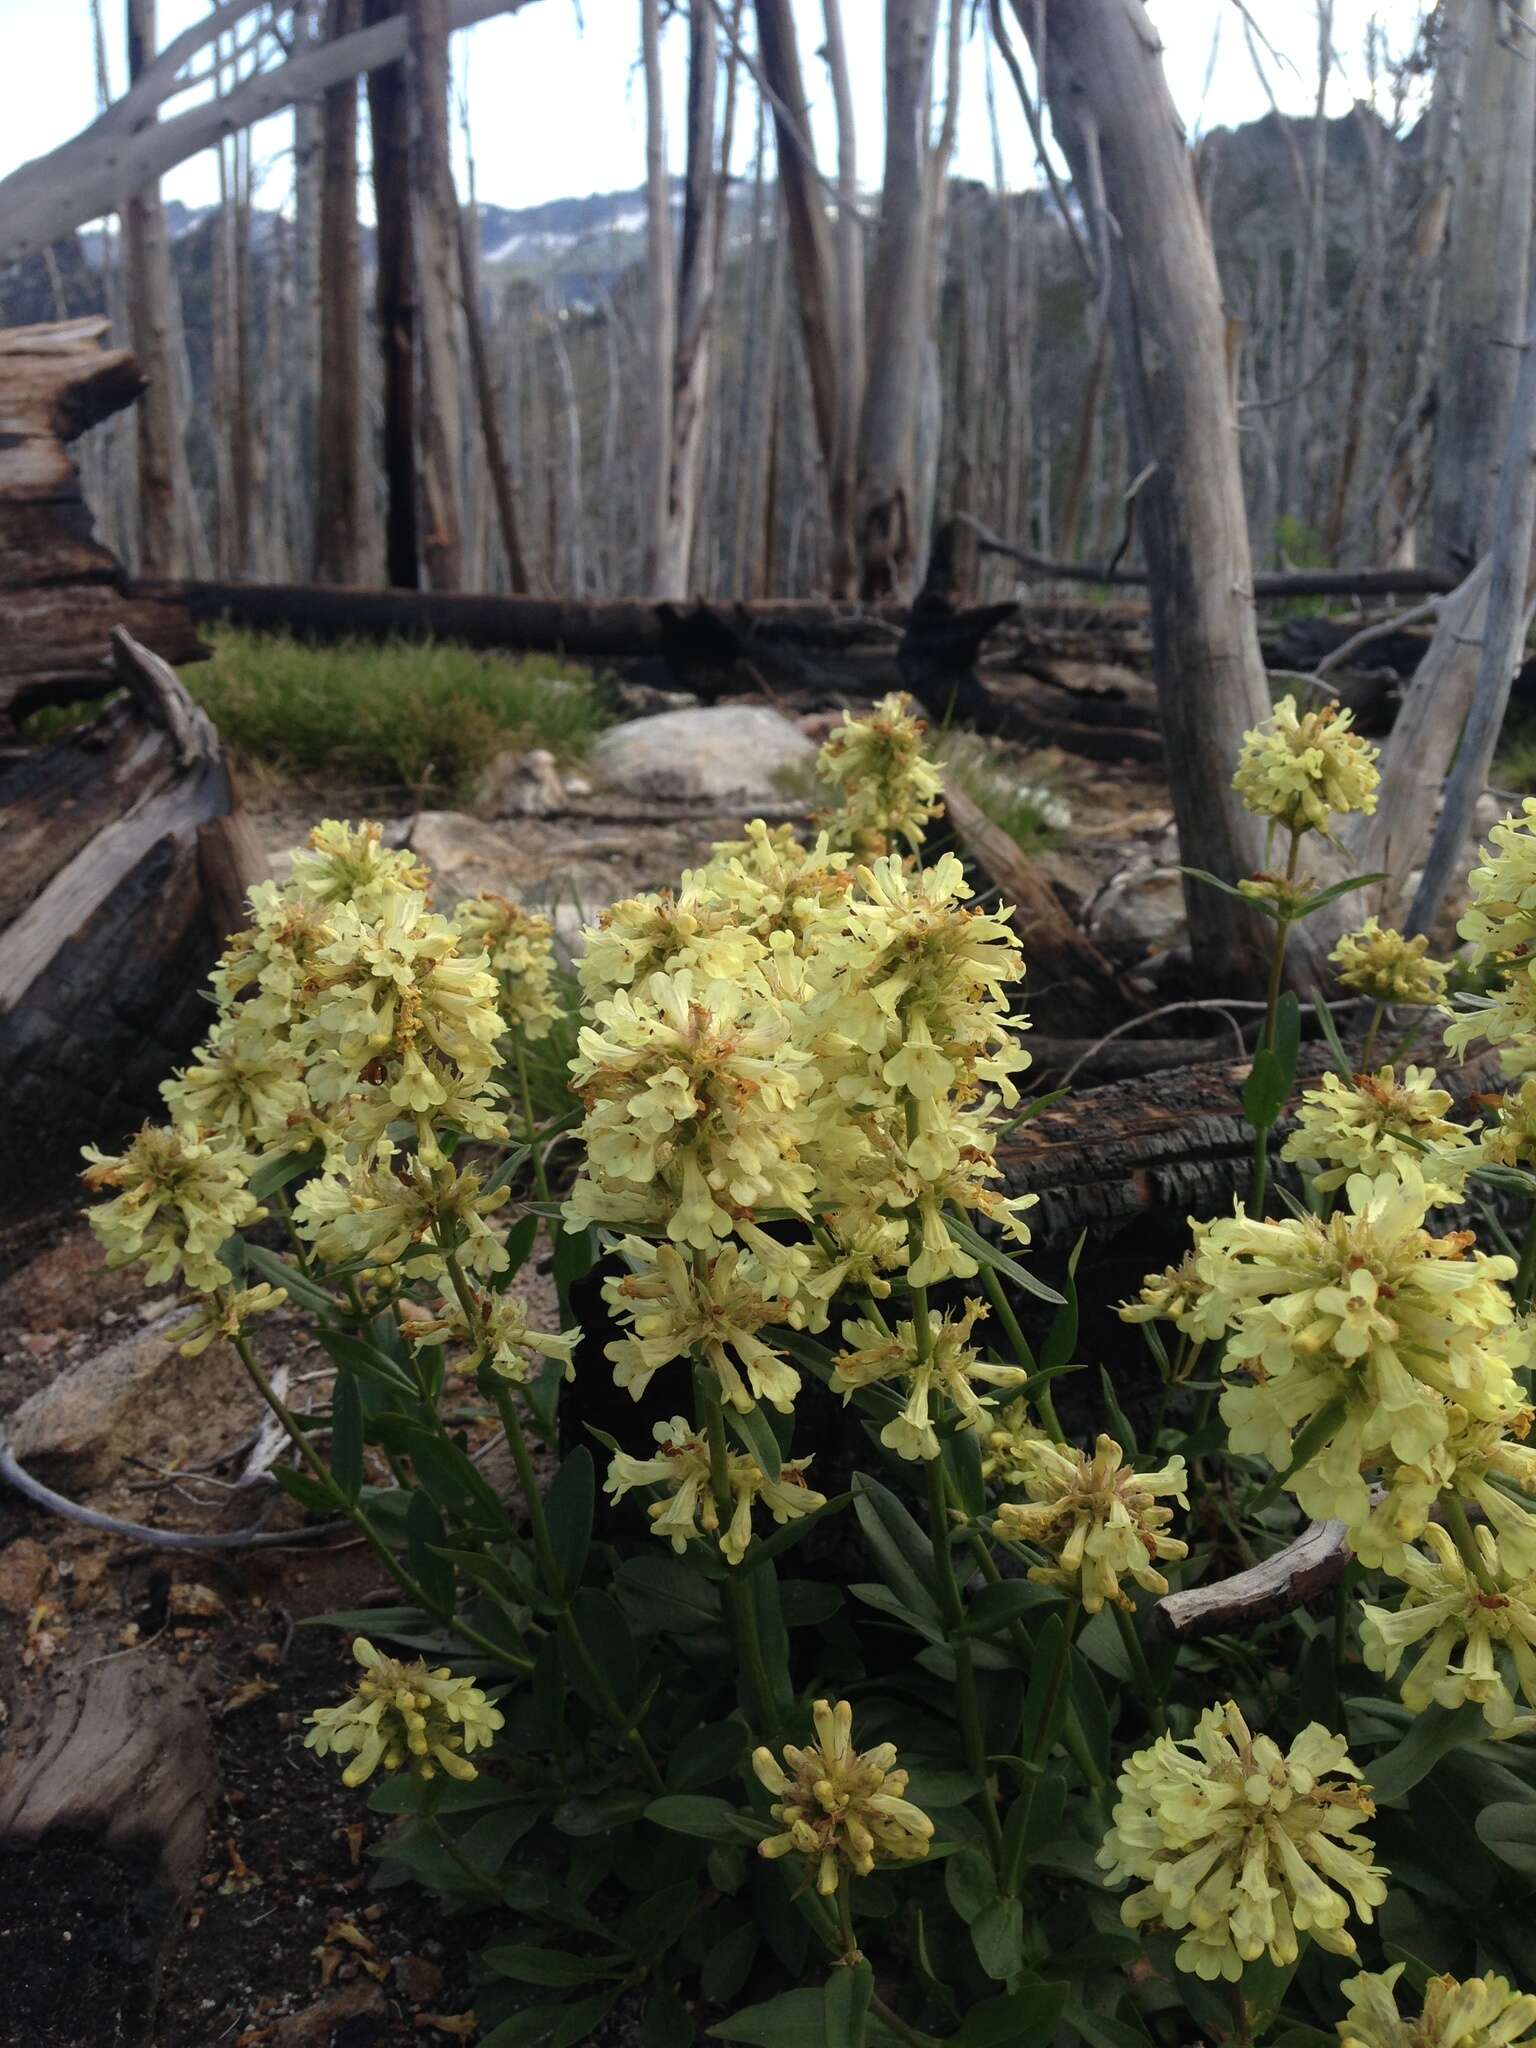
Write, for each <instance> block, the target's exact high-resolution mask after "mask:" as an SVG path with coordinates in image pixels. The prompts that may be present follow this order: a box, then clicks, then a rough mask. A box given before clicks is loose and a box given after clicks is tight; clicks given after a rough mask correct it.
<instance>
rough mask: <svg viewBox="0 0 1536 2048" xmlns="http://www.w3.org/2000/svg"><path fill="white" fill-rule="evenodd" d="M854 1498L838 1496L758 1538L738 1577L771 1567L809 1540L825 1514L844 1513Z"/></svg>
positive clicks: (738, 1570) (847, 1494)
mask: <svg viewBox="0 0 1536 2048" xmlns="http://www.w3.org/2000/svg"><path fill="white" fill-rule="evenodd" d="M852 1499H853V1495H852V1494H851V1493H839V1494H834V1495H833V1497H832V1499H831V1500H829V1501H825V1502H824V1503H823V1504H822V1505H821V1506H820V1507H819V1508H816V1509H813V1511H812V1512H811V1513H810V1514H808V1515H796V1517H795V1519H794V1520H793V1521H792V1522H786V1523H785V1524H784V1526H783V1528H782V1529H774V1530H773V1531H771V1532H770V1534H768V1535H767V1536H754V1537H753V1539H752V1542H751V1545H750V1546H749V1548H748V1550H747V1554H746V1556H745V1557H744V1558H743V1559H742V1561H741V1563H740V1564H739V1565H737V1566H736V1567H735V1571H736V1576H737V1577H738V1578H743V1579H744V1578H746V1577H747V1576H748V1574H749V1573H751V1572H755V1571H760V1570H761V1569H762V1567H763V1566H764V1565H765V1564H771V1563H772V1562H773V1560H774V1559H775V1558H776V1557H782V1556H783V1554H784V1552H785V1551H786V1550H790V1549H793V1547H794V1545H795V1544H797V1543H803V1542H804V1541H805V1539H806V1537H807V1536H808V1535H809V1534H810V1533H811V1531H812V1529H814V1528H815V1526H816V1524H817V1523H818V1522H819V1521H820V1520H821V1518H822V1516H823V1515H838V1514H841V1513H842V1511H843V1509H844V1508H845V1507H847V1505H848V1503H849V1502H850V1501H851V1500H852Z"/></svg>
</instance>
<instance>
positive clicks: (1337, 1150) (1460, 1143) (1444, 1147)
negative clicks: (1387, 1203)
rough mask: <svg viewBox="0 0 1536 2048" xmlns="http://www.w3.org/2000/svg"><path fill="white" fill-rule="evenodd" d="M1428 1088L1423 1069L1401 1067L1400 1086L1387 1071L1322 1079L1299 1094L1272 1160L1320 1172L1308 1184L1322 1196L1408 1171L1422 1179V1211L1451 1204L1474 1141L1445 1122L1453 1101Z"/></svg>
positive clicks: (1474, 1153) (1475, 1153) (1475, 1149)
mask: <svg viewBox="0 0 1536 2048" xmlns="http://www.w3.org/2000/svg"><path fill="white" fill-rule="evenodd" d="M1434 1083H1435V1076H1434V1071H1433V1069H1432V1068H1430V1067H1412V1066H1410V1067H1404V1069H1403V1073H1402V1078H1401V1080H1399V1079H1398V1076H1397V1074H1396V1072H1395V1070H1394V1069H1393V1068H1392V1067H1381V1068H1378V1070H1377V1071H1376V1072H1375V1073H1374V1074H1356V1075H1355V1076H1354V1078H1353V1079H1352V1080H1350V1081H1345V1080H1343V1079H1341V1077H1340V1076H1339V1075H1338V1074H1324V1076H1323V1078H1322V1082H1321V1085H1320V1086H1319V1087H1316V1088H1308V1089H1306V1090H1305V1091H1304V1092H1303V1094H1302V1098H1301V1112H1300V1115H1299V1117H1298V1119H1297V1124H1296V1129H1295V1130H1294V1131H1293V1132H1292V1133H1291V1135H1290V1136H1289V1137H1288V1138H1287V1139H1286V1141H1285V1144H1284V1146H1283V1147H1282V1149H1281V1153H1280V1156H1281V1158H1282V1159H1289V1160H1292V1161H1294V1162H1295V1163H1296V1164H1298V1165H1300V1166H1303V1167H1306V1168H1308V1169H1309V1170H1310V1169H1311V1168H1312V1167H1314V1166H1322V1167H1324V1168H1325V1169H1326V1170H1325V1171H1324V1172H1321V1173H1318V1174H1316V1175H1315V1176H1314V1179H1313V1185H1314V1186H1315V1187H1316V1188H1317V1189H1318V1190H1319V1191H1320V1192H1321V1193H1323V1194H1329V1193H1331V1192H1332V1190H1333V1189H1335V1188H1341V1187H1342V1186H1343V1185H1344V1183H1345V1181H1347V1180H1348V1179H1349V1176H1350V1175H1351V1174H1352V1173H1366V1174H1371V1175H1373V1176H1374V1175H1376V1174H1381V1173H1395V1172H1397V1171H1399V1170H1400V1169H1401V1167H1403V1166H1404V1165H1411V1166H1413V1167H1415V1168H1417V1169H1418V1170H1419V1171H1420V1172H1421V1173H1422V1175H1423V1178H1424V1189H1425V1196H1426V1199H1427V1203H1428V1206H1429V1207H1431V1208H1438V1207H1440V1206H1441V1205H1443V1204H1444V1203H1447V1202H1459V1201H1460V1200H1461V1199H1462V1196H1463V1192H1464V1190H1465V1186H1466V1178H1467V1174H1468V1173H1469V1171H1470V1170H1471V1169H1472V1167H1474V1166H1476V1165H1477V1163H1478V1161H1479V1159H1480V1158H1481V1156H1482V1154H1481V1151H1480V1148H1479V1146H1478V1142H1477V1139H1476V1137H1475V1135H1474V1134H1473V1133H1472V1132H1471V1131H1469V1130H1468V1129H1467V1128H1466V1127H1465V1125H1463V1124H1454V1123H1452V1122H1451V1121H1450V1120H1449V1118H1448V1117H1447V1116H1446V1114H1445V1112H1446V1111H1447V1110H1448V1109H1449V1108H1450V1106H1451V1103H1452V1100H1453V1098H1452V1096H1451V1095H1450V1093H1449V1091H1448V1090H1446V1089H1444V1088H1437V1087H1436V1086H1435V1085H1434Z"/></svg>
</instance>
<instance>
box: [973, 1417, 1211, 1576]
mask: <svg viewBox="0 0 1536 2048" xmlns="http://www.w3.org/2000/svg"><path fill="white" fill-rule="evenodd" d="M1021 1449H1022V1455H1021V1457H1020V1461H1019V1462H1020V1466H1021V1468H1022V1469H1021V1476H1022V1482H1023V1485H1024V1489H1025V1491H1026V1492H1027V1493H1028V1495H1029V1501H1028V1503H1027V1504H1025V1503H1023V1502H1019V1501H1003V1502H1001V1503H1000V1504H999V1507H998V1510H997V1519H996V1521H995V1522H994V1523H993V1524H992V1533H993V1535H994V1536H997V1537H999V1538H1001V1539H1002V1540H1004V1541H1005V1542H1009V1543H1032V1544H1034V1545H1035V1546H1036V1547H1037V1548H1038V1549H1041V1550H1045V1551H1049V1552H1050V1553H1051V1555H1052V1557H1053V1558H1054V1559H1055V1562H1054V1563H1053V1564H1049V1565H1038V1564H1037V1565H1033V1566H1031V1568H1030V1573H1029V1576H1030V1577H1031V1578H1032V1579H1034V1580H1035V1581H1036V1582H1037V1583H1038V1584H1040V1585H1042V1586H1058V1587H1060V1588H1061V1589H1062V1591H1064V1592H1067V1593H1073V1594H1075V1595H1076V1596H1077V1597H1078V1599H1080V1600H1081V1601H1082V1603H1083V1606H1084V1607H1085V1608H1086V1609H1087V1611H1088V1613H1090V1614H1097V1613H1098V1612H1099V1610H1100V1609H1101V1608H1102V1607H1103V1606H1104V1604H1105V1602H1106V1601H1108V1602H1110V1603H1111V1604H1112V1605H1114V1606H1116V1607H1123V1608H1125V1609H1126V1610H1127V1611H1132V1610H1134V1607H1135V1602H1134V1601H1133V1600H1132V1599H1131V1597H1130V1595H1129V1594H1128V1593H1127V1592H1125V1591H1124V1589H1123V1588H1122V1586H1121V1584H1120V1580H1121V1577H1122V1576H1125V1577H1129V1578H1132V1579H1134V1580H1135V1581H1136V1583H1137V1585H1138V1586H1142V1587H1144V1588H1145V1589H1146V1591H1147V1592H1149V1593H1156V1594H1158V1595H1159V1596H1161V1595H1162V1594H1164V1593H1166V1592H1167V1590H1168V1581H1167V1580H1166V1579H1165V1578H1164V1577H1163V1575H1162V1573H1161V1572H1160V1571H1158V1570H1157V1569H1156V1566H1155V1564H1154V1560H1163V1561H1168V1560H1172V1559H1177V1558H1181V1557H1188V1555H1189V1545H1188V1544H1187V1543H1181V1542H1180V1541H1179V1540H1178V1538H1177V1537H1175V1536H1170V1535H1169V1534H1168V1533H1167V1530H1168V1525H1169V1523H1170V1522H1171V1521H1172V1520H1173V1510H1172V1509H1171V1508H1165V1507H1163V1506H1161V1505H1160V1504H1159V1502H1158V1499H1157V1496H1158V1495H1159V1494H1169V1495H1171V1496H1172V1497H1173V1499H1175V1500H1176V1501H1177V1502H1178V1504H1179V1506H1180V1507H1181V1508H1187V1507H1188V1506H1189V1501H1188V1499H1187V1498H1186V1496H1185V1491H1184V1489H1185V1486H1186V1484H1187V1481H1186V1478H1185V1472H1184V1460H1183V1459H1182V1458H1170V1459H1169V1460H1168V1463H1167V1464H1166V1465H1163V1466H1160V1467H1159V1468H1158V1469H1157V1470H1156V1471H1155V1472H1137V1471H1134V1470H1132V1469H1131V1468H1130V1467H1129V1466H1127V1465H1126V1464H1125V1454H1124V1452H1123V1451H1122V1450H1121V1448H1120V1446H1119V1444H1117V1443H1116V1442H1115V1440H1114V1438H1113V1437H1110V1436H1101V1437H1100V1438H1099V1440H1098V1442H1097V1444H1096V1445H1095V1447H1094V1453H1093V1456H1092V1457H1091V1458H1090V1457H1088V1456H1087V1455H1086V1454H1085V1453H1084V1452H1082V1451H1076V1450H1073V1449H1071V1448H1070V1447H1069V1446H1067V1445H1064V1444H1054V1443H1050V1442H1048V1441H1041V1442H1035V1443H1030V1444H1028V1445H1025V1446H1023V1447H1021Z"/></svg>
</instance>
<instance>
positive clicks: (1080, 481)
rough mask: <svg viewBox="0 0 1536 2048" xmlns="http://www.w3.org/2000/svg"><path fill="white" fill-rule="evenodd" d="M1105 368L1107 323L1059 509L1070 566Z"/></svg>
mask: <svg viewBox="0 0 1536 2048" xmlns="http://www.w3.org/2000/svg"><path fill="white" fill-rule="evenodd" d="M1108 367H1109V323H1108V321H1107V320H1106V321H1104V322H1102V323H1101V324H1100V327H1099V336H1098V340H1097V341H1096V342H1095V343H1094V347H1093V357H1092V360H1091V361H1090V363H1089V365H1088V381H1087V383H1086V384H1084V386H1083V398H1082V404H1081V405H1080V406H1079V407H1078V413H1077V436H1076V439H1075V441H1074V443H1073V448H1072V468H1071V471H1070V472H1069V474H1068V477H1067V495H1066V499H1065V501H1064V503H1063V505H1062V508H1061V526H1060V529H1059V531H1058V533H1057V538H1056V545H1057V546H1058V547H1059V548H1060V550H1061V553H1062V557H1063V559H1064V560H1066V561H1069V562H1075V561H1076V560H1077V559H1078V552H1079V547H1080V543H1081V541H1082V533H1083V506H1084V504H1085V502H1086V500H1087V496H1088V476H1089V472H1090V470H1091V469H1092V467H1093V458H1094V454H1095V452H1096V449H1097V445H1098V439H1099V418H1100V414H1101V413H1102V411H1103V406H1104V372H1105V371H1106V370H1107V369H1108Z"/></svg>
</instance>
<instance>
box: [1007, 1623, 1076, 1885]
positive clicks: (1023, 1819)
mask: <svg viewBox="0 0 1536 2048" xmlns="http://www.w3.org/2000/svg"><path fill="white" fill-rule="evenodd" d="M1082 1612H1083V1610H1082V1604H1081V1602H1080V1601H1077V1600H1074V1601H1073V1602H1072V1603H1071V1605H1070V1607H1069V1608H1068V1610H1067V1625H1066V1627H1065V1628H1064V1629H1063V1630H1062V1632H1061V1646H1060V1648H1059V1649H1058V1650H1057V1652H1056V1662H1055V1663H1054V1665H1053V1666H1052V1667H1051V1676H1050V1681H1049V1683H1048V1685H1047V1687H1046V1693H1045V1704H1044V1706H1043V1708H1042V1709H1041V1713H1040V1726H1039V1727H1038V1728H1037V1729H1036V1731H1035V1738H1034V1741H1033V1742H1032V1743H1031V1744H1030V1746H1029V1756H1028V1757H1027V1759H1026V1761H1027V1762H1028V1763H1031V1764H1033V1765H1036V1766H1039V1765H1042V1764H1044V1762H1045V1760H1046V1758H1047V1756H1049V1754H1050V1749H1051V1743H1052V1741H1053V1739H1054V1738H1053V1736H1052V1733H1051V1726H1052V1723H1053V1722H1054V1721H1055V1719H1056V1707H1057V1703H1058V1701H1059V1700H1060V1698H1061V1694H1062V1688H1063V1687H1064V1686H1065V1684H1066V1683H1067V1673H1068V1672H1069V1671H1070V1669H1071V1667H1072V1639H1073V1637H1074V1636H1075V1635H1076V1634H1077V1624H1078V1622H1079V1621H1080V1620H1081V1618H1082ZM1038 1782H1039V1771H1038V1768H1037V1769H1036V1770H1034V1771H1032V1772H1031V1773H1030V1775H1029V1776H1028V1777H1027V1778H1026V1780H1025V1782H1024V1784H1023V1786H1022V1787H1021V1789H1020V1792H1019V1802H1020V1804H1021V1805H1022V1807H1023V1809H1024V1810H1023V1812H1022V1814H1021V1815H1020V1816H1019V1823H1018V1825H1017V1827H1014V1828H1013V1830H1012V1833H1013V1847H1012V1849H1011V1850H1010V1852H1009V1856H1008V1866H1007V1868H1006V1869H1005V1870H1004V1871H1003V1872H1002V1873H1001V1883H1002V1890H1003V1895H1004V1897H1005V1898H1010V1899H1016V1898H1017V1897H1018V1895H1019V1887H1020V1885H1021V1884H1022V1883H1023V1879H1024V1856H1025V1848H1026V1843H1027V1840H1028V1836H1029V1814H1030V1809H1031V1807H1032V1806H1033V1805H1034V1803H1035V1786H1036V1784H1037V1783H1038Z"/></svg>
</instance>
